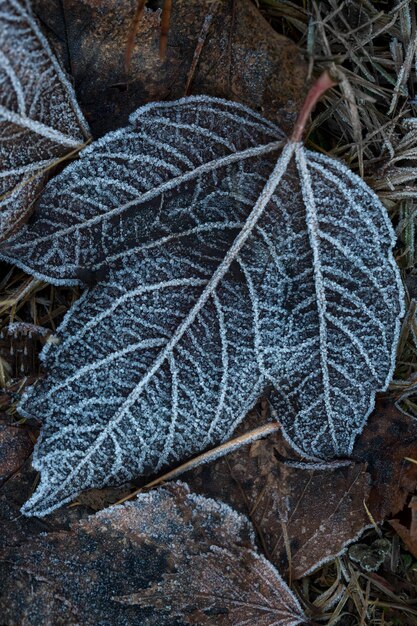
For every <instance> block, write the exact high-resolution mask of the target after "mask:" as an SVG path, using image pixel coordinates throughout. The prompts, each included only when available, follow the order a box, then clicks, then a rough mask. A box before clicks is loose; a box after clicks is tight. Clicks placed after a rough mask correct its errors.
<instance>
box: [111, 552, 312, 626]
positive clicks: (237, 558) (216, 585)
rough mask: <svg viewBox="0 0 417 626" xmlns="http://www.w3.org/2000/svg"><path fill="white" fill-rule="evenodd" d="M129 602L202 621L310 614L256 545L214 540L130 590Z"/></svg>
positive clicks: (260, 625)
mask: <svg viewBox="0 0 417 626" xmlns="http://www.w3.org/2000/svg"><path fill="white" fill-rule="evenodd" d="M119 601H123V602H124V604H128V605H139V606H141V607H144V608H153V607H155V608H156V609H157V610H159V611H161V613H162V614H167V613H168V612H169V615H170V616H172V618H174V617H181V618H184V617H185V618H186V619H187V618H188V619H187V623H189V624H199V625H201V626H206V625H207V626H208V625H211V626H230V625H231V624H242V625H243V624H256V625H257V626H297V624H305V623H306V616H305V614H304V613H303V611H302V609H301V606H300V604H299V602H298V600H297V598H296V597H295V595H294V594H293V593H292V591H291V590H290V589H289V588H288V587H287V585H286V584H285V582H284V581H283V580H282V578H281V576H280V575H279V574H278V572H277V570H276V569H275V568H274V566H273V565H272V564H271V563H270V562H269V561H268V560H267V559H266V558H265V557H263V556H261V555H260V554H257V553H256V552H255V551H254V550H247V549H244V548H234V549H228V548H220V547H218V546H215V545H214V546H211V547H210V549H209V550H208V551H207V552H206V553H203V554H196V555H194V556H192V557H191V559H189V562H188V563H187V565H186V566H185V567H180V568H178V570H177V571H176V572H175V573H173V574H171V573H170V574H165V575H164V578H163V581H162V582H159V583H154V584H153V585H152V586H151V587H149V588H148V589H143V590H142V591H139V592H137V593H133V594H131V595H130V596H125V597H124V598H120V599H119Z"/></svg>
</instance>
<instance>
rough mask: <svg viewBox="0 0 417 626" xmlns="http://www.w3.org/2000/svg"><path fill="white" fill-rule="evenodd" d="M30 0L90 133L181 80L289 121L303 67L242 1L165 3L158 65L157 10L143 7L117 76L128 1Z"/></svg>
mask: <svg viewBox="0 0 417 626" xmlns="http://www.w3.org/2000/svg"><path fill="white" fill-rule="evenodd" d="M33 5H34V9H35V12H36V13H37V15H38V16H39V17H40V19H41V21H42V23H43V24H44V25H45V26H46V28H47V30H46V32H47V34H48V36H50V37H51V38H53V40H54V41H55V43H56V45H57V46H58V48H59V49H60V51H61V53H62V58H63V60H64V63H65V64H66V67H67V69H68V70H69V71H70V73H71V74H72V76H73V78H74V83H75V89H76V92H77V97H78V100H79V102H80V104H81V107H82V109H83V111H84V113H85V115H86V117H87V119H88V121H89V123H90V125H91V128H92V132H93V135H94V136H96V137H97V136H101V135H103V134H104V133H105V132H107V131H109V130H112V129H114V128H118V127H121V126H124V125H126V123H127V119H128V115H129V114H130V113H132V112H133V111H134V110H135V109H136V108H137V107H138V106H140V105H142V104H144V103H147V102H150V101H153V100H172V99H176V98H178V97H181V96H184V95H185V91H186V86H187V83H189V82H191V89H190V90H189V91H188V93H190V94H202V93H204V94H208V95H215V96H219V97H226V98H229V99H232V100H237V101H239V102H242V103H244V104H247V105H248V106H250V107H251V108H253V109H255V110H257V111H260V112H262V113H263V114H264V115H265V116H266V117H268V118H269V119H271V120H273V121H276V122H278V124H279V125H280V126H281V128H283V129H284V130H289V129H291V128H292V125H293V122H294V120H295V116H296V112H297V111H298V109H299V107H300V105H301V101H302V98H303V94H304V93H305V84H304V83H305V79H306V73H307V70H306V64H305V62H304V61H303V58H302V56H301V54H300V51H299V49H298V48H297V46H296V45H295V44H294V43H293V42H291V41H290V40H289V39H287V38H286V37H283V36H281V35H278V34H277V33H276V32H275V31H274V30H273V29H272V28H271V26H270V25H269V24H268V23H267V21H266V20H265V19H264V18H263V17H262V15H261V13H260V12H259V11H258V9H257V8H256V7H255V6H254V4H253V3H252V2H251V1H250V0H239V2H235V0H221V1H220V2H207V0H176V2H173V4H172V13H171V16H170V26H169V33H168V41H167V44H168V45H167V50H166V58H165V60H164V61H163V62H162V61H161V59H160V56H159V42H160V20H161V11H160V9H157V10H155V11H153V10H151V9H146V10H145V12H144V14H143V16H142V18H141V19H140V21H139V25H138V32H137V35H136V38H135V45H134V47H133V49H132V56H131V60H130V63H129V67H128V71H127V73H126V70H125V52H126V46H127V42H128V37H129V33H130V32H131V26H132V21H133V20H134V15H135V10H136V5H137V2H136V0H126V1H125V2H118V0H102V1H101V2H97V1H96V0H83V1H82V2H80V1H79V0H66V2H65V4H63V3H62V2H59V0H34V2H33ZM210 16H211V23H210V25H209V29H208V31H207V32H206V33H205V32H204V27H205V21H206V19H207V18H210ZM200 36H202V37H203V39H204V42H203V46H202V47H201V50H200V48H199V38H200ZM199 52H200V54H199ZM194 60H197V63H196V64H194V63H193V61H194ZM194 65H195V68H194ZM194 69H195V71H194Z"/></svg>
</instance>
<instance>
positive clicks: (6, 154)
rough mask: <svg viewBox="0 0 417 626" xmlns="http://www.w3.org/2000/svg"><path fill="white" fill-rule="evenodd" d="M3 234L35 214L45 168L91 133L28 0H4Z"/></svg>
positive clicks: (0, 48) (0, 63) (0, 81)
mask: <svg viewBox="0 0 417 626" xmlns="http://www.w3.org/2000/svg"><path fill="white" fill-rule="evenodd" d="M0 85H1V90H0V137H1V143H0V238H4V237H6V236H8V235H9V234H10V233H11V232H13V231H15V230H16V229H17V228H18V226H19V225H20V224H21V223H23V222H24V221H25V220H26V219H27V217H28V215H29V214H30V212H31V210H32V206H33V202H34V200H35V199H36V197H37V195H38V194H39V191H40V188H41V187H42V184H43V182H44V181H45V171H46V170H48V169H49V168H50V167H51V166H52V165H53V164H54V163H55V162H56V161H57V159H59V158H60V157H62V156H63V155H65V154H67V153H69V152H71V151H74V150H75V149H79V148H81V147H82V145H83V144H84V143H85V141H86V139H87V138H88V137H89V130H88V126H87V123H86V122H85V120H84V117H83V115H82V113H81V111H80V109H79V107H78V104H77V101H76V98H75V94H74V91H73V88H72V86H71V85H70V83H69V81H68V79H67V78H66V76H65V75H64V72H63V71H62V69H61V67H60V65H59V63H58V61H57V59H56V58H55V56H54V54H53V52H52V51H51V49H50V47H49V44H48V42H47V40H46V39H45V37H44V36H43V34H42V33H41V31H40V28H39V26H38V24H37V22H36V20H35V18H34V17H33V15H32V12H31V8H30V5H29V2H28V0H1V2H0Z"/></svg>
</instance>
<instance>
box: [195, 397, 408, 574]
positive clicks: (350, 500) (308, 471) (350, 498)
mask: <svg viewBox="0 0 417 626" xmlns="http://www.w3.org/2000/svg"><path fill="white" fill-rule="evenodd" d="M254 420H255V416H249V417H248V418H247V419H246V420H245V422H244V423H243V424H242V425H241V427H240V429H239V430H246V429H250V428H252V427H253V423H254ZM405 457H411V458H413V457H414V458H417V426H416V422H415V420H413V419H411V418H409V417H408V416H406V415H403V414H402V413H400V412H399V411H398V410H397V409H396V408H395V406H394V405H393V404H392V403H391V402H386V401H384V400H379V401H378V402H377V406H376V409H375V411H374V413H373V414H372V415H371V417H370V419H369V421H368V424H367V426H366V427H365V429H364V431H363V433H362V435H361V436H360V437H359V438H358V440H357V442H356V444H355V446H354V449H353V452H352V459H351V460H350V463H347V464H345V465H342V466H339V467H338V466H337V464H336V465H334V464H333V465H332V464H329V466H328V468H327V469H325V468H315V467H314V466H311V467H310V468H309V467H308V465H306V464H305V463H303V459H302V458H298V457H297V456H295V455H294V452H293V451H292V450H291V449H290V448H289V446H288V445H287V443H286V442H285V440H284V439H283V437H282V434H280V433H279V432H278V433H276V434H274V435H270V436H269V437H268V439H265V440H263V441H257V442H255V443H253V444H251V445H250V446H247V447H244V448H241V449H240V450H237V451H235V452H233V453H232V454H229V455H227V456H225V457H222V458H219V459H216V460H214V461H212V462H211V463H209V464H207V465H202V466H200V467H197V468H195V469H193V470H192V471H191V472H187V473H186V474H184V475H183V476H184V480H186V481H187V483H188V484H189V485H190V488H191V489H192V490H193V491H196V492H197V493H200V494H202V495H205V496H209V497H216V498H219V499H220V500H222V501H223V502H226V503H227V504H229V505H230V506H232V507H233V508H235V509H236V510H238V511H240V512H242V513H245V514H247V515H249V517H250V519H251V521H252V523H253V525H254V527H255V529H256V531H257V534H258V537H259V540H260V543H261V545H262V547H263V550H264V553H265V555H266V556H267V557H268V558H269V559H270V560H271V561H272V563H274V565H275V566H276V567H277V568H278V569H279V570H280V571H281V572H284V571H287V572H289V573H290V575H291V577H292V578H300V577H302V576H304V575H306V574H307V573H309V572H311V571H312V570H314V569H315V568H316V567H318V566H319V565H320V564H322V563H324V562H326V561H328V560H330V559H332V558H334V557H335V556H336V555H338V554H340V553H342V552H343V551H344V550H345V548H346V546H347V545H348V544H349V543H351V542H352V541H354V540H355V538H357V537H358V536H359V535H360V534H361V533H362V531H363V530H364V529H365V528H366V527H367V526H369V525H371V523H372V522H371V517H370V516H372V519H373V520H374V521H375V522H376V523H379V522H382V521H383V520H384V519H386V518H387V517H389V516H390V515H395V514H396V513H397V512H399V511H400V510H401V509H402V507H403V506H404V503H405V500H406V498H407V495H408V494H410V493H413V491H414V490H415V489H416V487H417V465H415V464H413V463H410V462H408V461H407V460H405ZM368 512H369V514H368Z"/></svg>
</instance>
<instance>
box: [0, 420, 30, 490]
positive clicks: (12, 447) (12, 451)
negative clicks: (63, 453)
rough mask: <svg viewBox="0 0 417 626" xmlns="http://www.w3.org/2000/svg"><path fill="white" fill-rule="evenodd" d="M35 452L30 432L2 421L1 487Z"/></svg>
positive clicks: (0, 428) (0, 447) (0, 427)
mask: <svg viewBox="0 0 417 626" xmlns="http://www.w3.org/2000/svg"><path fill="white" fill-rule="evenodd" d="M32 450H33V441H32V439H31V437H30V435H29V432H28V431H27V430H26V429H24V428H19V427H18V426H17V425H11V424H10V423H8V422H7V421H6V420H1V421H0V486H1V485H2V484H3V483H4V482H5V481H6V480H7V479H8V478H9V477H10V476H12V475H13V474H14V473H15V472H17V471H18V469H19V468H20V467H21V466H22V465H23V463H24V462H25V461H26V460H27V459H28V457H29V456H30V454H31V453H32Z"/></svg>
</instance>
